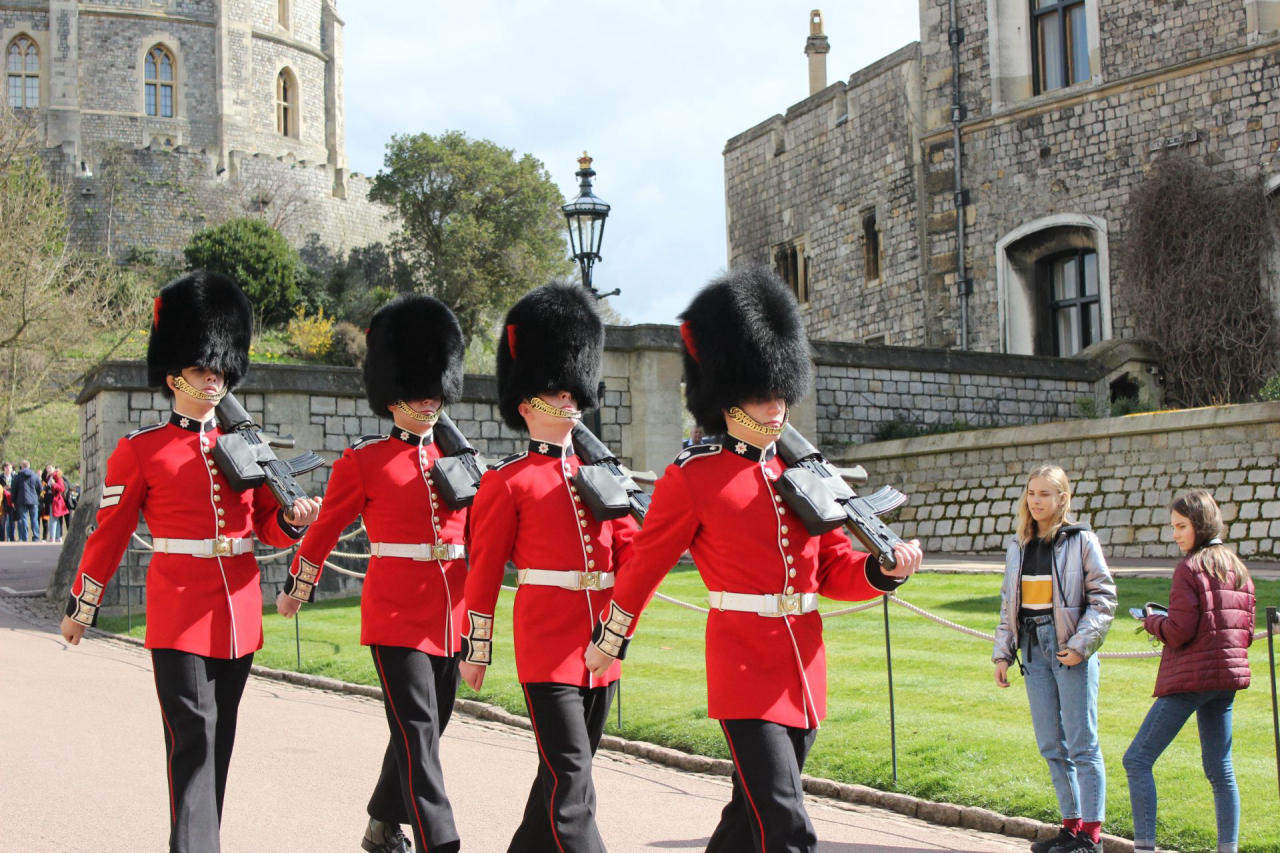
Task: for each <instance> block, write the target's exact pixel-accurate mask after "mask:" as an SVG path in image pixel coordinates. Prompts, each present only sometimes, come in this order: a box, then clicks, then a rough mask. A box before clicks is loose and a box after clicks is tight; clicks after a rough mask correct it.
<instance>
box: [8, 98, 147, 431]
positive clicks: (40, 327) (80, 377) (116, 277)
mask: <svg viewBox="0 0 1280 853" xmlns="http://www.w3.org/2000/svg"><path fill="white" fill-rule="evenodd" d="M32 140H33V137H32V133H31V130H30V128H29V127H28V126H27V125H26V124H25V123H24V122H22V121H21V120H20V119H18V118H17V117H16V116H15V115H14V114H13V113H12V112H11V111H9V110H8V109H7V108H6V107H2V106H0V235H3V239H0V305H3V306H4V310H3V311H0V456H5V455H6V452H7V450H6V444H7V443H8V440H9V436H10V435H11V433H12V432H13V428H14V424H15V423H16V422H17V420H18V419H19V418H21V417H22V416H23V415H25V414H28V413H30V412H33V411H35V410H37V409H39V408H41V407H43V406H44V405H46V404H48V403H51V402H54V401H56V400H65V399H66V398H67V397H68V395H69V394H70V393H71V391H72V390H73V389H75V388H76V387H78V386H79V385H80V384H81V383H83V381H84V379H85V378H86V376H87V375H88V374H89V373H90V372H91V371H92V370H94V369H95V368H97V367H98V366H99V365H100V364H101V363H102V362H103V361H105V360H106V359H108V358H110V357H111V356H112V354H114V353H115V352H116V350H117V349H118V348H119V347H120V346H121V344H123V343H124V341H125V340H126V339H127V337H128V336H129V333H130V332H131V331H134V330H136V329H139V328H141V327H142V325H143V322H144V318H145V317H146V304H147V302H148V299H147V297H148V295H149V294H147V293H146V292H145V288H144V287H142V286H140V285H139V284H138V282H137V280H136V278H134V277H133V276H132V275H131V274H129V273H127V272H124V271H120V270H118V269H116V268H115V266H114V265H113V264H111V263H110V261H109V260H108V259H105V258H94V257H89V256H86V255H82V254H80V253H78V252H77V251H75V249H74V247H73V246H72V244H71V240H70V234H69V229H68V224H67V222H68V220H67V198H66V193H67V189H66V187H64V186H60V185H58V184H55V183H54V182H53V181H51V180H50V178H49V175H48V173H47V172H46V171H45V169H44V167H43V164H42V163H41V161H40V159H39V156H38V153H37V151H36V149H35V146H34V144H33V141H32Z"/></svg>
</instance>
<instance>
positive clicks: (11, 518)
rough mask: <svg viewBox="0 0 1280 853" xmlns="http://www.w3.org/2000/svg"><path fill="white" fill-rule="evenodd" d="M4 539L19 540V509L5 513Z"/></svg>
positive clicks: (8, 540)
mask: <svg viewBox="0 0 1280 853" xmlns="http://www.w3.org/2000/svg"><path fill="white" fill-rule="evenodd" d="M4 541H5V542H17V541H18V511H17V510H16V509H15V510H13V511H12V512H6V513H5V514H4Z"/></svg>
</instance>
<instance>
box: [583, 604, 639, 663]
mask: <svg viewBox="0 0 1280 853" xmlns="http://www.w3.org/2000/svg"><path fill="white" fill-rule="evenodd" d="M635 619H636V617H635V616H634V615H633V614H631V613H628V612H627V611H625V610H623V609H622V608H621V607H619V606H618V604H617V602H614V601H611V602H609V618H608V619H605V620H604V621H602V622H601V623H600V624H599V625H597V626H596V627H595V630H593V631H592V632H591V642H592V643H594V644H595V647H596V648H597V649H599V650H600V651H602V652H604V653H605V654H606V655H609V656H610V657H615V658H617V659H618V660H625V659H626V657H627V646H629V645H630V644H631V638H630V637H628V636H627V632H628V631H630V630H631V623H632V622H634V621H635Z"/></svg>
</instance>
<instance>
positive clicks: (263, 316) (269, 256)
mask: <svg viewBox="0 0 1280 853" xmlns="http://www.w3.org/2000/svg"><path fill="white" fill-rule="evenodd" d="M183 254H184V255H185V256H186V259H187V268H188V269H193V270H196V269H204V270H210V271H212V272H218V273H222V274H223V275H225V276H227V277H228V278H230V279H232V280H233V281H235V282H237V283H238V284H239V285H240V287H242V288H243V289H244V292H245V295H246V296H248V297H249V301H250V302H252V303H253V311H254V314H255V316H256V319H257V321H258V327H259V328H261V327H262V326H263V324H265V323H272V322H278V321H281V320H285V319H287V318H288V317H289V316H290V312H292V310H293V307H294V304H295V303H296V302H297V301H298V298H299V296H300V292H299V290H298V270H299V267H300V266H301V262H300V261H299V260H298V253H297V252H296V251H294V249H293V247H292V246H290V245H289V242H288V241H287V240H285V238H284V236H283V235H282V234H281V233H280V232H279V231H276V230H275V229H274V228H272V227H271V226H270V225H268V224H267V223H266V222H263V221H262V220H261V219H244V218H242V219H230V220H228V221H226V222H224V223H222V224H221V225H218V226H215V227H213V228H206V229H205V230H203V231H199V232H197V233H196V234H194V235H192V237H191V241H190V242H189V243H187V247H186V249H184V250H183Z"/></svg>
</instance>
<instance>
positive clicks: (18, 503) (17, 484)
mask: <svg viewBox="0 0 1280 853" xmlns="http://www.w3.org/2000/svg"><path fill="white" fill-rule="evenodd" d="M12 491H13V505H14V509H15V510H16V511H17V514H18V522H17V533H18V539H19V540H21V541H23V542H27V541H28V538H27V537H28V536H30V540H29V541H31V542H37V541H39V539H40V475H39V474H37V473H36V472H35V471H32V470H31V463H30V462H28V461H27V460H25V459H23V460H22V461H21V462H19V463H18V473H16V474H14V475H13V486H12ZM28 531H30V532H28Z"/></svg>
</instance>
